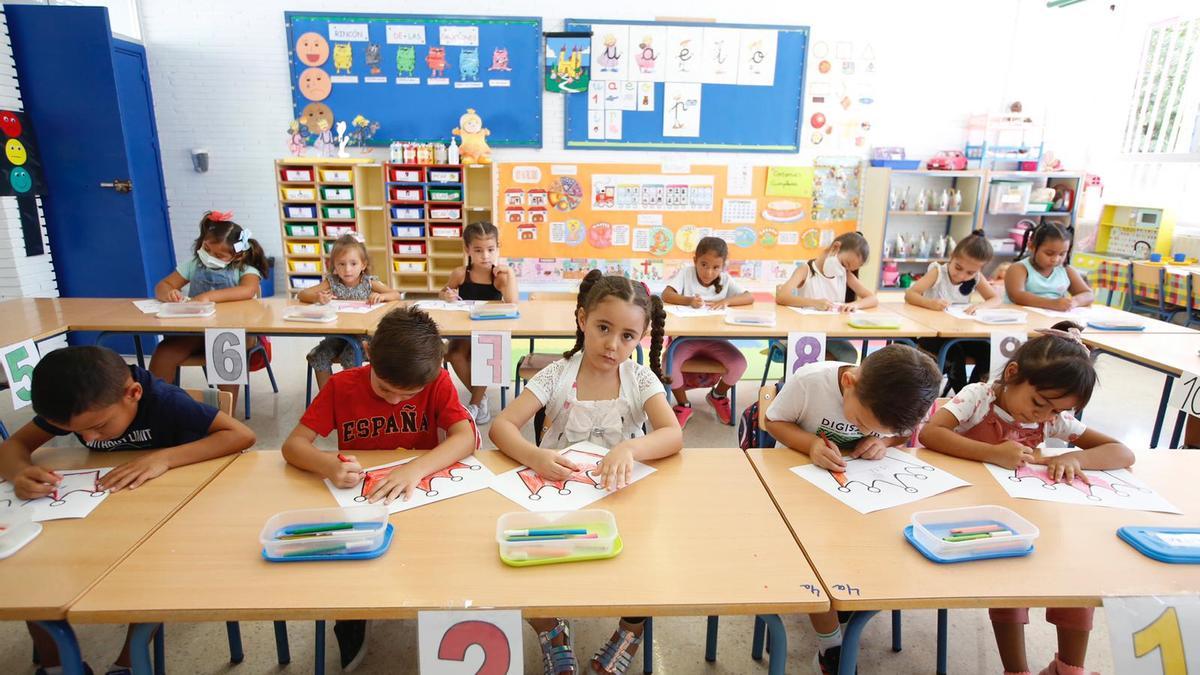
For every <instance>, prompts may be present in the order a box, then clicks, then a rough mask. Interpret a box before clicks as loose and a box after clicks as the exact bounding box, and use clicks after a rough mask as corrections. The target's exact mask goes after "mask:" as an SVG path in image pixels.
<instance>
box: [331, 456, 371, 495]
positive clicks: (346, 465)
mask: <svg viewBox="0 0 1200 675" xmlns="http://www.w3.org/2000/svg"><path fill="white" fill-rule="evenodd" d="M337 459H338V464H337V466H336V467H334V469H333V473H331V474H330V475H329V476H328V478H329V482H330V483H333V485H334V487H339V488H352V487H354V486H355V485H358V484H359V482H360V481H362V479H363V470H362V466H360V465H359V463H358V461H357V460H356V459H355V458H354V455H348V456H347V455H343V454H342V453H340V452H339V453H338V456H337Z"/></svg>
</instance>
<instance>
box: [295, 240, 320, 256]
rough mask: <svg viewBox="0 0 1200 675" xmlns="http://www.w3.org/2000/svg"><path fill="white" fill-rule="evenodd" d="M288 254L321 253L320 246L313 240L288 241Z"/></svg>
mask: <svg viewBox="0 0 1200 675" xmlns="http://www.w3.org/2000/svg"><path fill="white" fill-rule="evenodd" d="M287 252H288V255H321V248H320V247H319V246H317V242H315V241H289V242H288V243H287Z"/></svg>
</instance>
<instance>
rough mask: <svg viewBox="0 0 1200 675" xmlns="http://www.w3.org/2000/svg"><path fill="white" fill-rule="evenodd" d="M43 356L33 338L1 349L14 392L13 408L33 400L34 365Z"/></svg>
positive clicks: (2, 359)
mask: <svg viewBox="0 0 1200 675" xmlns="http://www.w3.org/2000/svg"><path fill="white" fill-rule="evenodd" d="M40 359H41V356H40V355H39V354H38V348H37V345H36V344H35V343H34V342H33V340H26V341H24V342H18V343H16V344H12V345H9V346H7V347H4V348H3V349H0V362H3V364H4V376H5V377H6V378H7V379H8V387H9V389H10V390H11V392H10V393H12V403H13V410H20V409H21V408H24V407H25V406H27V405H29V404H30V402H31V401H32V398H33V397H32V395H31V393H30V392H31V391H32V389H33V367H34V366H36V365H37V363H38V361H39V360H40Z"/></svg>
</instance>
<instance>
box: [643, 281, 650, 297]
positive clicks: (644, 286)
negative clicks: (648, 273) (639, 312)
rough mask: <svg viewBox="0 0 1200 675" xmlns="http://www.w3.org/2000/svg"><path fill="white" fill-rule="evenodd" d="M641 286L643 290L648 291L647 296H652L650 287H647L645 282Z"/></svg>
mask: <svg viewBox="0 0 1200 675" xmlns="http://www.w3.org/2000/svg"><path fill="white" fill-rule="evenodd" d="M641 284H642V288H643V289H645V290H646V295H650V286H649V285H647V284H646V282H644V281H643V282H641Z"/></svg>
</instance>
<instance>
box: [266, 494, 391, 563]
mask: <svg viewBox="0 0 1200 675" xmlns="http://www.w3.org/2000/svg"><path fill="white" fill-rule="evenodd" d="M387 518H388V513H387V507H385V506H383V505H382V504H371V505H367V506H346V507H333V508H327V509H299V510H296V511H283V512H281V513H277V514H275V515H273V516H271V517H270V518H269V519H267V523H266V525H264V526H263V529H262V531H261V532H260V533H259V535H258V539H259V544H260V545H261V546H262V555H263V557H264V558H266V559H268V560H299V559H309V560H311V559H313V557H314V556H319V559H320V560H338V559H342V558H346V557H353V558H362V557H364V555H368V554H371V553H375V554H376V555H378V553H382V550H381V549H386V544H385V539H386V538H387V536H386V535H387V534H388V532H387V530H388V522H387ZM340 524H346V525H348V526H349V527H345V528H343V529H337V530H329V531H327V532H322V533H319V536H309V537H304V538H299V539H280V537H281V536H286V535H288V534H291V533H302V532H303V529H308V528H322V527H329V526H333V525H340ZM335 549H339V550H335ZM370 557H374V556H370Z"/></svg>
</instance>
